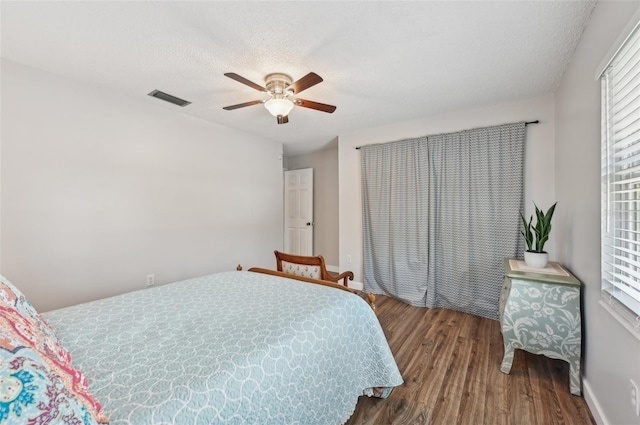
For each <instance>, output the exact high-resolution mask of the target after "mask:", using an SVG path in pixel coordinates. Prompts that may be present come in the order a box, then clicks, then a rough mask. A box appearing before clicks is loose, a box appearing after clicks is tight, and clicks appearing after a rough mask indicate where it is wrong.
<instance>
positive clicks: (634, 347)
mask: <svg viewBox="0 0 640 425" xmlns="http://www.w3.org/2000/svg"><path fill="white" fill-rule="evenodd" d="M638 9H639V3H638V2H637V1H635V2H614V1H601V2H599V3H598V5H597V6H596V8H595V10H594V12H593V14H592V16H591V19H590V21H589V24H588V26H587V28H586V30H585V32H584V34H583V36H582V38H581V40H580V44H579V45H578V48H577V50H576V53H575V55H574V57H573V59H572V61H571V63H570V64H569V67H568V69H567V71H566V72H565V74H564V76H563V78H562V81H561V84H560V87H559V89H558V91H557V93H556V193H557V196H558V201H559V204H558V205H562V206H564V208H562V209H560V210H559V211H558V213H559V214H558V216H557V217H556V218H555V219H554V221H555V224H554V226H555V228H554V231H555V232H556V235H557V236H558V240H559V243H558V244H557V252H558V257H559V259H560V261H562V262H563V263H565V264H566V265H567V266H568V267H569V268H570V269H571V270H572V271H573V273H574V274H575V275H576V276H577V277H578V278H579V279H580V280H581V281H582V282H583V284H584V286H583V305H584V311H583V315H584V318H585V324H584V328H585V345H584V348H585V352H584V386H585V398H586V399H587V402H588V403H589V406H590V407H591V411H592V412H593V413H594V416H596V417H597V419H598V422H599V423H604V424H640V418H639V417H637V416H636V415H635V414H634V412H633V408H632V406H631V402H630V399H631V396H630V386H629V379H630V378H633V379H634V380H635V382H636V383H638V384H640V341H639V340H638V339H636V338H635V337H633V336H632V334H631V333H630V332H629V331H627V330H626V329H624V328H623V327H622V325H621V324H620V323H618V322H617V321H616V320H614V319H613V317H612V316H611V315H609V314H608V313H607V312H606V311H604V309H603V308H602V307H601V306H600V305H599V303H598V302H599V300H600V84H599V81H598V80H596V78H595V75H596V72H597V71H598V69H597V68H598V67H599V65H600V63H601V61H602V60H603V59H604V56H605V55H606V54H607V52H608V51H609V49H610V48H611V47H612V45H613V44H614V42H615V41H616V39H617V38H618V35H619V34H620V33H621V32H622V30H623V28H624V27H625V26H626V25H627V23H628V22H629V20H630V18H631V16H633V15H634V12H636V11H638ZM636 13H637V12H636ZM639 16H640V15H636V17H635V22H637V19H638V17H639Z"/></svg>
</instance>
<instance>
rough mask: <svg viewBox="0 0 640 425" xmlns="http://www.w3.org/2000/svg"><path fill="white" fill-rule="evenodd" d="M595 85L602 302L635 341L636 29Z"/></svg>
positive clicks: (639, 325) (639, 230)
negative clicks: (599, 108) (599, 110)
mask: <svg viewBox="0 0 640 425" xmlns="http://www.w3.org/2000/svg"><path fill="white" fill-rule="evenodd" d="M600 81H601V86H602V125H601V129H602V145H601V148H602V200H601V203H602V254H601V255H602V300H603V301H604V302H605V304H606V306H608V307H609V308H610V310H612V311H613V312H614V314H616V315H618V316H619V317H620V318H621V319H622V320H623V323H625V325H627V326H628V327H629V326H630V327H631V328H632V331H633V332H634V333H635V334H636V335H640V24H636V26H635V28H634V29H633V30H632V31H631V34H630V35H629V37H627V38H626V40H625V41H624V42H623V43H622V45H621V47H620V48H619V49H618V50H617V52H616V53H615V54H614V55H613V57H612V59H611V60H610V61H609V63H608V65H607V66H606V68H605V69H604V71H603V72H602V74H601V75H600Z"/></svg>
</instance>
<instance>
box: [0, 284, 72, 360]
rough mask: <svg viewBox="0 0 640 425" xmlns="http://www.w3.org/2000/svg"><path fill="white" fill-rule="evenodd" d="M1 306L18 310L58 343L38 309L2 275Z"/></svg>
mask: <svg viewBox="0 0 640 425" xmlns="http://www.w3.org/2000/svg"><path fill="white" fill-rule="evenodd" d="M0 305H7V306H10V307H13V308H14V309H16V310H18V311H19V312H20V313H21V314H22V315H23V316H25V317H26V318H29V319H31V321H32V322H33V323H35V324H36V325H37V326H38V328H40V331H41V332H43V333H45V334H47V335H48V336H49V337H51V338H52V339H53V340H55V341H56V342H58V343H59V342H60V341H59V340H58V336H57V335H56V333H55V332H54V331H53V328H52V327H51V326H49V324H48V323H47V322H46V320H44V319H43V318H42V316H40V314H38V312H37V311H36V309H35V308H34V307H33V305H31V302H30V301H29V300H28V299H27V297H25V296H24V294H23V293H22V292H21V291H20V290H19V289H18V288H16V287H15V286H14V285H13V284H12V283H11V282H9V279H7V278H6V277H4V276H1V275H0ZM67 354H68V353H67Z"/></svg>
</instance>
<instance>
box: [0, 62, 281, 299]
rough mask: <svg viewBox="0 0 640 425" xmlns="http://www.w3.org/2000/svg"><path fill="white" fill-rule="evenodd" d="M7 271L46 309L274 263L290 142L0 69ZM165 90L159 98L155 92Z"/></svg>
mask: <svg viewBox="0 0 640 425" xmlns="http://www.w3.org/2000/svg"><path fill="white" fill-rule="evenodd" d="M1 70H2V133H1V135H2V139H1V140H2V145H1V149H2V156H1V168H0V169H1V172H2V179H1V184H2V187H1V190H0V195H1V201H2V202H1V215H0V217H1V223H0V224H1V228H2V241H1V244H0V245H1V254H2V258H1V264H2V274H3V275H5V276H6V277H7V278H9V279H10V280H11V281H13V282H14V283H15V284H16V285H17V286H18V287H20V288H21V289H22V290H23V291H24V292H25V293H26V295H27V296H28V297H29V298H30V299H31V300H32V302H33V303H34V304H35V307H36V308H37V309H39V310H42V311H46V310H48V309H52V308H57V307H61V306H66V305H70V304H75V303H78V302H82V301H86V300H91V299H96V298H100V297H104V296H108V295H112V294H117V293H122V292H126V291H131V290H135V289H142V288H144V287H145V285H146V276H147V274H155V279H156V283H157V284H164V283H168V282H172V281H176V280H180V279H184V278H189V277H193V276H197V275H203V274H207V273H212V272H217V271H221V270H232V269H235V266H236V264H238V263H242V264H243V265H244V266H245V267H249V266H262V267H272V266H273V263H274V259H273V250H274V249H281V247H282V164H281V159H280V158H281V154H282V146H281V144H279V143H275V142H273V141H269V140H265V139H260V138H257V137H255V136H251V135H248V134H246V133H243V132H239V131H236V130H231V129H229V128H226V127H223V126H218V125H214V124H211V123H208V122H206V121H203V120H200V119H196V118H192V117H189V116H187V115H185V114H182V113H181V112H180V110H179V107H177V106H173V105H170V104H165V103H163V102H161V101H160V100H157V99H154V98H151V97H148V96H146V93H141V94H140V99H137V98H135V99H134V98H127V97H123V96H119V95H117V94H112V93H109V92H107V91H104V90H102V89H99V88H93V87H89V86H86V85H83V84H80V83H76V82H72V81H69V80H66V79H63V78H59V77H57V76H53V75H51V74H46V73H43V72H40V71H37V70H34V69H31V68H27V67H24V66H22V65H19V64H16V63H14V62H10V61H6V60H3V61H2V68H1ZM159 89H162V88H161V87H159Z"/></svg>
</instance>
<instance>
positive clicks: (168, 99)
mask: <svg viewBox="0 0 640 425" xmlns="http://www.w3.org/2000/svg"><path fill="white" fill-rule="evenodd" d="M149 96H151V97H155V98H158V99H161V100H164V101H165V102H169V103H173V104H174V105H178V106H187V105H190V104H191V102H187V101H186V100H183V99H180V98H179V97H175V96H171V95H170V94H168V93H165V92H163V91H160V90H154V91H152V92H151V93H149Z"/></svg>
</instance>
